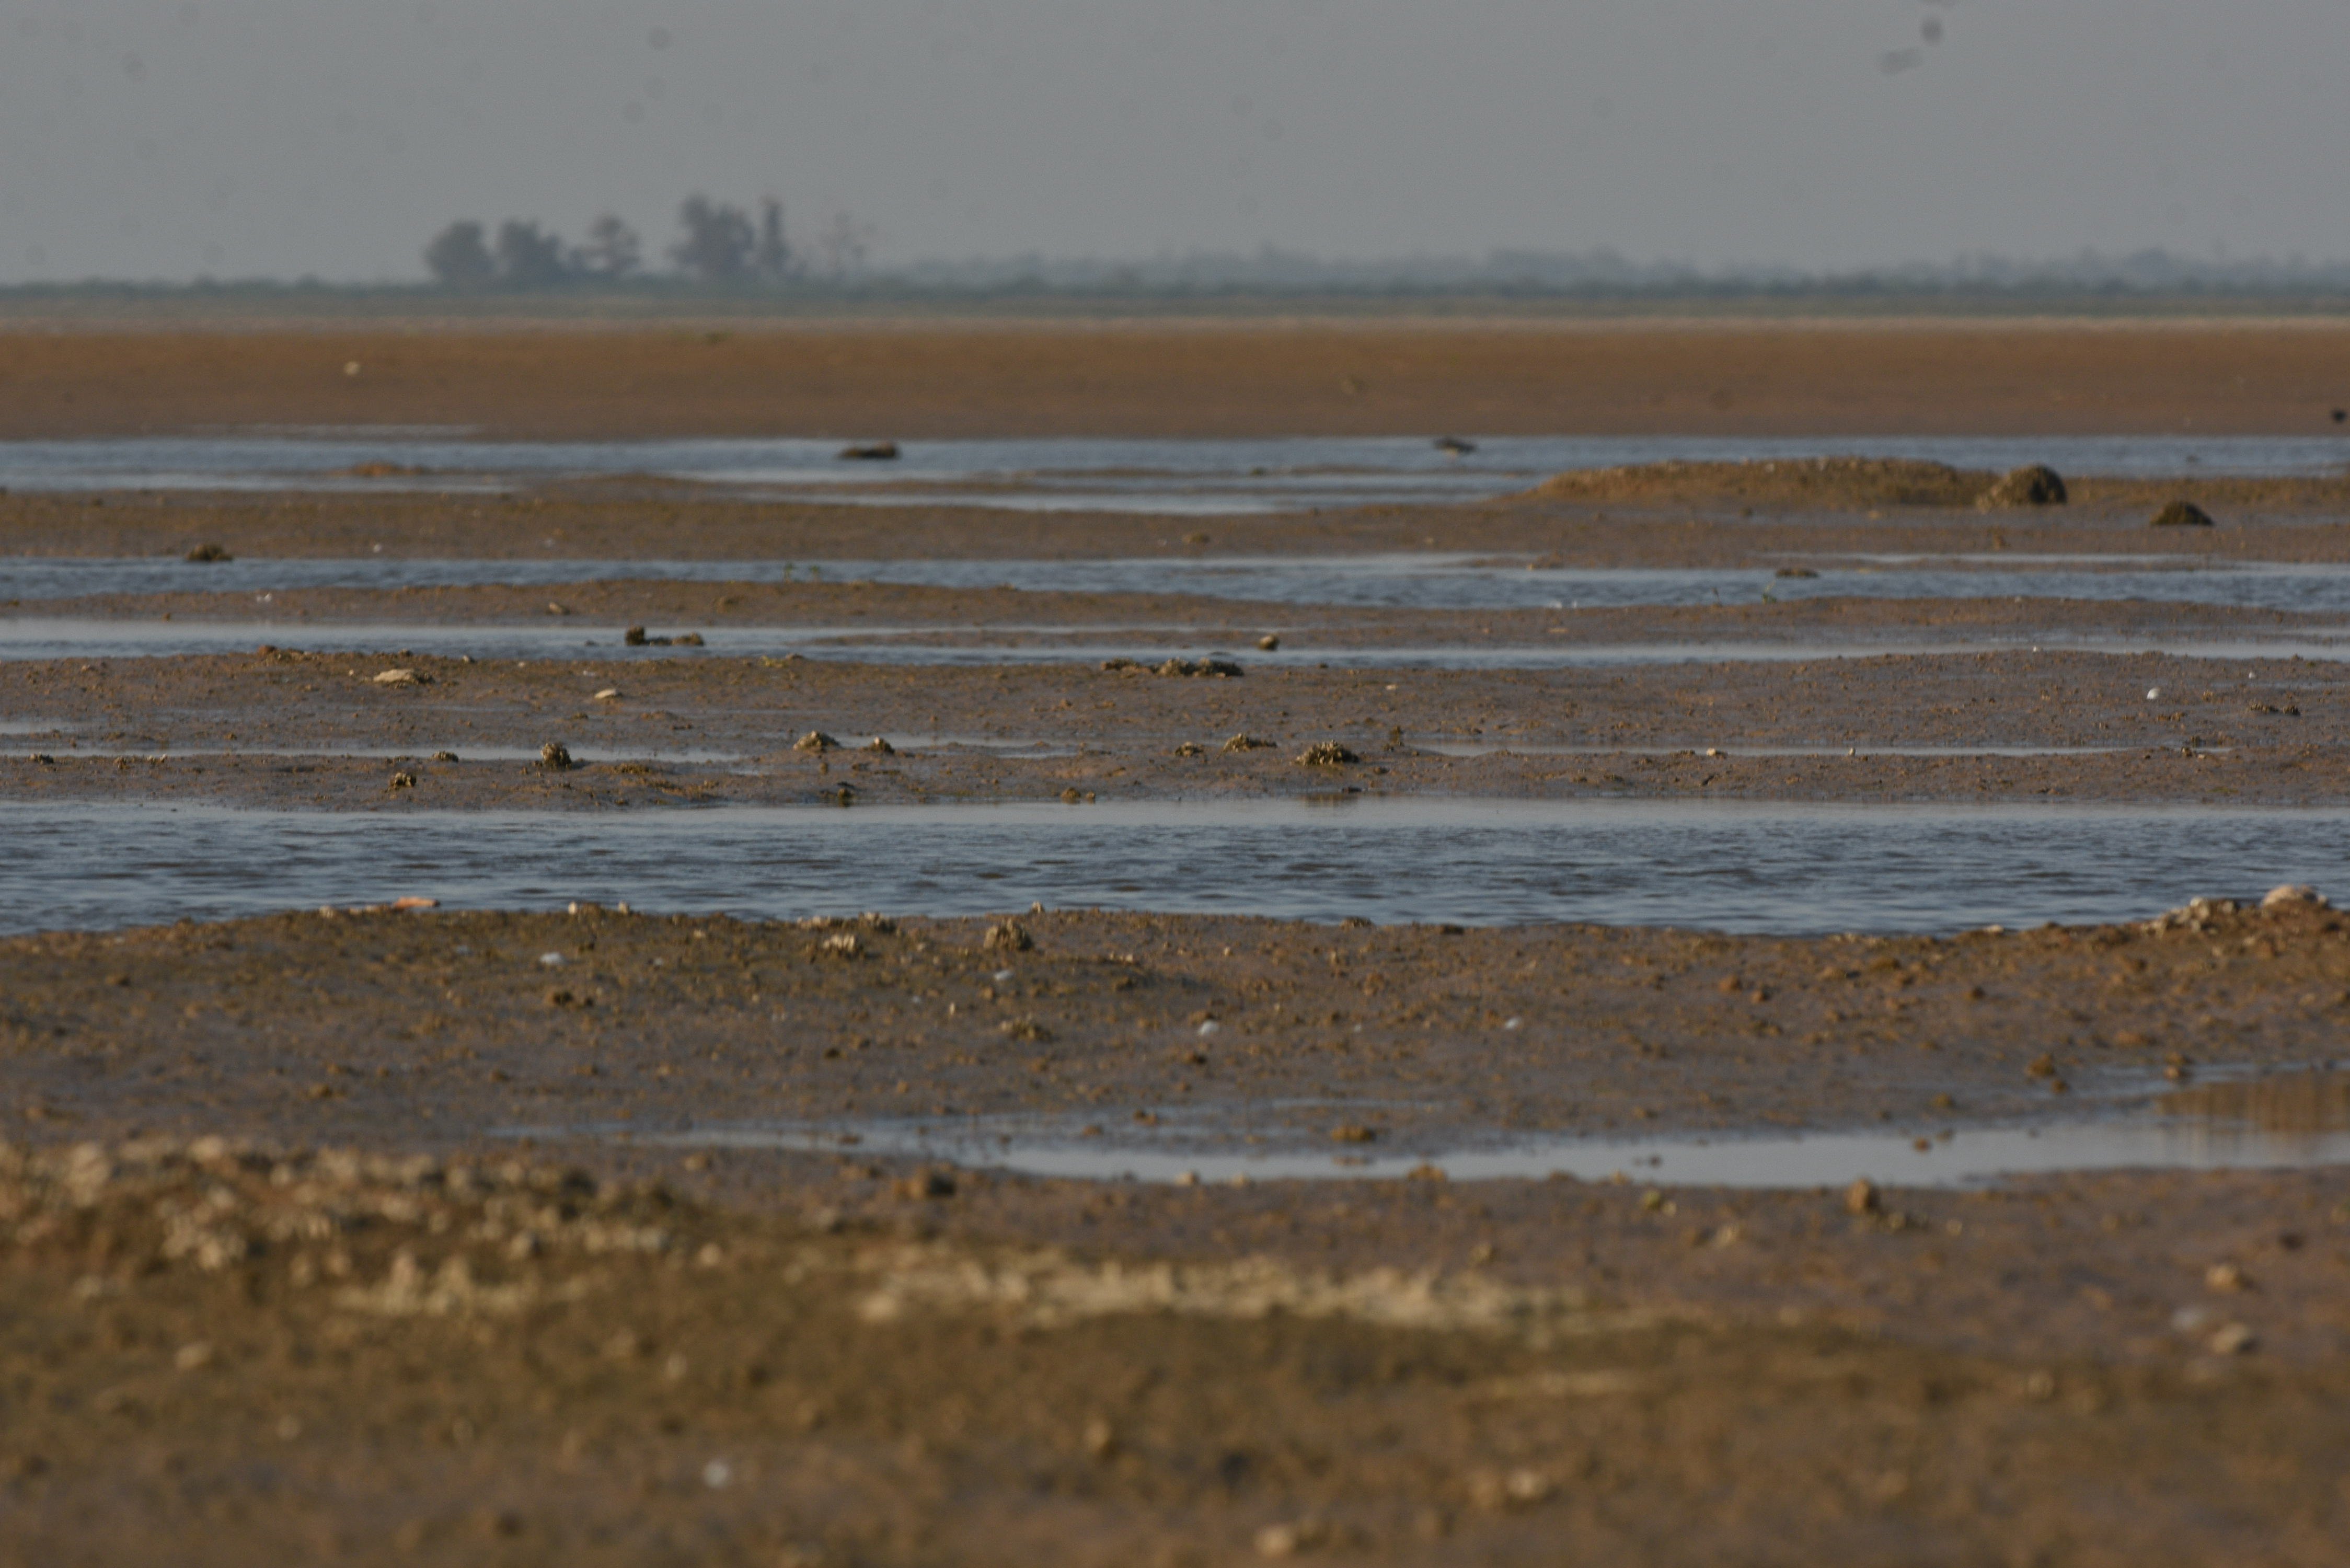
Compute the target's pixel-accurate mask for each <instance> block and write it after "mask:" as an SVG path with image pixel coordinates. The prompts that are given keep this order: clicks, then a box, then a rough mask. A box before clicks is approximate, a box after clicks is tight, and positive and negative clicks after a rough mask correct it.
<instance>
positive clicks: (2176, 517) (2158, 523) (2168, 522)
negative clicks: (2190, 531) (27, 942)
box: [2147, 501, 2211, 528]
mask: <svg viewBox="0 0 2350 1568" xmlns="http://www.w3.org/2000/svg"><path fill="white" fill-rule="evenodd" d="M2210 526H2211V514H2210V513H2209V512H2206V511H2204V510H2203V508H2201V507H2200V506H2198V505H2196V504H2195V503H2193V502H2192V501H2174V502H2172V503H2171V504H2169V505H2168V506H2166V507H2164V508H2163V509H2162V510H2161V511H2159V512H2158V513H2156V514H2154V516H2153V517H2152V518H2151V519H2150V520H2149V521H2148V522H2147V527H2149V528H2209V527H2210Z"/></svg>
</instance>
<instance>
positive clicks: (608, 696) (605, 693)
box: [594, 686, 620, 702]
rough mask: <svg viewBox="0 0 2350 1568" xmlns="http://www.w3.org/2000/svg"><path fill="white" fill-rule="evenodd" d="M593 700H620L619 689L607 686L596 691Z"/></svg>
mask: <svg viewBox="0 0 2350 1568" xmlns="http://www.w3.org/2000/svg"><path fill="white" fill-rule="evenodd" d="M594 700H595V701H598V702H618V701H619V700H620V689H619V687H617V686H607V687H605V688H604V689H603V690H602V691H598V692H597V693H596V696H595V699H594Z"/></svg>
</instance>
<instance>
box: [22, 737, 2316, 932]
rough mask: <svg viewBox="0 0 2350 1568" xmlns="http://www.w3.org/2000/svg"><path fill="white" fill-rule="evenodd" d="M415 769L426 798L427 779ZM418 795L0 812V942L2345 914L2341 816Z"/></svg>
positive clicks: (1917, 923) (1954, 924)
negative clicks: (571, 808)
mask: <svg viewBox="0 0 2350 1568" xmlns="http://www.w3.org/2000/svg"><path fill="white" fill-rule="evenodd" d="M418 771H419V772H420V774H421V775H422V781H423V782H422V784H421V786H420V790H419V791H418V792H417V793H419V794H428V795H429V793H430V791H431V789H432V767H431V765H430V764H421V765H420V767H419V770H418ZM830 782H831V781H826V783H827V786H828V785H829V784H830ZM815 787H816V786H815V781H811V783H810V789H811V794H814V793H815ZM407 793H408V792H403V794H402V796H401V797H400V798H399V799H397V800H391V801H388V802H387V804H386V805H384V806H382V807H380V808H379V809H376V810H371V811H354V812H341V813H338V812H328V811H286V812H276V811H266V810H257V809H238V808H231V807H225V806H210V805H131V804H124V803H115V802H64V801H41V802H21V803H17V802H12V803H5V804H0V843H5V845H6V846H8V853H7V854H6V855H5V856H0V929H11V930H26V929H41V928H62V927H79V928H98V927H118V926H125V925H133V924H145V923H154V922H161V921H168V920H172V919H177V918H179V917H181V916H183V915H184V916H191V917H194V918H197V919H220V918H229V917H236V916H246V915H255V914H263V913H268V912H272V911H276V910H281V909H298V908H306V907H315V906H317V905H320V904H328V903H333V904H359V903H380V902H386V901H389V900H390V899H391V898H398V897H400V896H402V895H406V894H422V895H429V896H431V897H433V898H439V899H440V900H441V901H442V904H444V905H446V906H451V907H457V908H473V909H560V908H562V907H563V906H564V904H566V903H567V902H568V901H569V900H572V899H575V898H584V899H592V900H595V901H598V902H601V903H607V904H612V903H623V902H625V903H627V904H629V905H630V906H632V907H633V908H636V909H642V910H648V911H659V912H664V913H667V912H673V911H712V910H718V911H725V912H728V913H732V914H735V915H740V916H743V917H745V918H764V919H783V918H792V919H796V918H801V917H805V916H809V915H849V914H855V913H858V911H860V910H864V909H882V910H885V911H887V912H889V913H892V914H899V915H915V914H936V915H976V914H983V913H989V912H997V911H1002V910H1004V909H1022V908H1024V907H1026V906H1027V905H1028V904H1029V903H1030V902H1031V901H1036V900H1041V901H1043V902H1044V903H1045V904H1047V905H1048V906H1052V907H1056V908H1063V909H1087V908H1102V909H1155V910H1165V911H1170V912H1183V911H1202V912H1220V913H1233V914H1256V915H1269V916H1278V917H1285V918H1294V919H1313V920H1336V919H1343V918H1346V917H1349V916H1362V917H1366V918H1368V919H1374V920H1378V921H1382V922H1396V921H1431V922H1433V921H1451V922H1456V923H1461V924H1479V925H1510V924H1522V923H1540V922H1547V921H1597V922H1605V923H1609V924H1622V925H1674V926H1690V927H1703V928H1711V929H1724V930H1735V931H1760V932H1788V933H1799V934H1808V933H1818V932H1826V931H1842V930H1858V931H1951V930H1956V929H1964V928H1968V927H1974V926H1981V925H1986V924H1992V923H1997V924H2001V925H2004V926H2008V927H2011V928H2014V927H2021V926H2025V925H2030V924H2033V923H2036V922H2039V921H2043V920H2056V921H2062V922H2065V923H2075V922H2084V923H2085V922H2103V921H2117V920H2125V919H2144V918H2146V917H2147V916H2150V915H2152V914H2155V913H2157V912H2158V911H2160V910H2162V909H2168V908H2172V907H2174V906H2176V905H2178V904H2179V903H2181V902H2183V901H2184V900H2185V898H2187V897H2188V896H2189V895H2191V894H2196V893H2202V894H2208V895H2210V896H2213V897H2223V896H2225V897H2257V896H2258V895H2259V894H2260V893H2261V892H2262V891H2264V890H2265V889H2267V888H2271V887H2273V886H2276V885H2278V884H2280V883H2285V882H2304V883H2312V884H2314V885H2316V886H2318V887H2321V888H2335V889H2340V888H2345V887H2350V811H2337V810H2324V809H2282V808H2280V809H2237V810H2216V809H2211V808H2206V807H2195V806H2180V807H2120V806H2078V807H2065V806H2036V805H2035V806H2025V805H1994V806H1943V805H1918V806H1898V805H1867V806H1856V805H1787V804H1771V803H1731V802H1719V803H1714V802H1648V801H1629V800H1624V801H1609V800H1582V801H1571V802H1539V801H1486V800H1467V799H1451V798H1431V797H1424V796H1423V797H1405V798H1393V799H1389V798H1377V797H1353V796H1335V797H1325V798H1323V799H1322V800H1320V801H1318V802H1316V801H1309V800H1305V799H1286V800H1253V801H1222V800H1208V801H1170V802H1125V803H1113V802H1107V801H1106V802H1103V803H1101V804H1099V805H1060V804H1058V803H1050V804H1047V803H1021V804H1011V805H907V806H856V807H853V808H850V809H846V810H844V809H842V808H840V807H839V806H838V805H806V806H780V807H753V806H724V807H683V806H670V807H660V806H655V807H646V808H642V809H634V810H628V811H617V810H607V811H600V812H597V813H594V814H587V813H570V812H562V811H555V812H533V811H512V810H499V811H480V812H442V811H433V810H430V809H426V808H422V807H420V806H417V805H411V804H408V802H407Z"/></svg>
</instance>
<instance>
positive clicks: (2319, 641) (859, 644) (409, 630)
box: [0, 616, 2350, 670]
mask: <svg viewBox="0 0 2350 1568" xmlns="http://www.w3.org/2000/svg"><path fill="white" fill-rule="evenodd" d="M662 629H664V630H665V629H666V628H662ZM622 630H623V628H619V627H598V626H591V625H587V624H583V623H582V622H580V621H578V620H577V619H571V618H560V619H558V618H554V617H549V618H548V619H547V620H546V622H544V623H536V622H534V623H529V624H508V625H497V624H488V625H479V624H476V625H464V624H459V625H450V624H434V623H430V622H407V623H400V622H358V621H346V622H336V621H310V620H295V621H278V620H247V621H211V620H160V619H159V620H110V619H96V618H62V617H60V618H44V617H36V616H14V617H5V616H0V659H160V658H171V657H176V656H180V655H185V654H206V653H211V654H224V653H247V652H250V651H252V650H253V649H255V648H256V647H259V646H261V645H264V644H268V645H272V646H275V647H278V648H286V649H302V650H305V651H308V652H319V653H353V654H363V655H369V656H373V657H378V658H384V657H405V656H406V655H408V654H432V655H435V656H438V657H442V658H450V659H453V658H457V657H459V656H461V655H463V656H466V657H471V658H474V659H516V660H521V659H577V660H581V661H583V662H592V663H596V664H598V665H605V664H617V663H619V662H622V661H629V660H639V659H691V658H697V657H699V658H733V659H751V658H762V659H781V658H784V657H785V656H786V655H792V654H796V655H798V656H799V657H801V658H803V659H829V660H835V661H842V662H850V663H858V664H893V665H906V664H918V665H947V666H963V667H968V666H974V665H979V666H986V665H999V664H1068V663H1079V664H1097V663H1099V662H1101V661H1102V660H1104V659H1113V658H1118V659H1139V660H1142V661H1144V662H1146V663H1149V664H1157V663H1159V662H1160V661H1162V660H1164V659H1170V658H1185V659H1196V658H1201V657H1206V656H1215V657H1220V658H1226V659H1237V660H1239V661H1240V662H1241V664H1242V665H1243V668H1244V669H1246V668H1253V667H1261V668H1266V669H1282V668H1292V669H1295V668H1302V667H1313V666H1329V667H1332V668H1336V669H1345V670H1573V669H1592V668H1603V669H1604V668H1612V667H1617V666H1630V665H1656V664H1692V663H1779V662H1787V661H1794V660H1804V659H1881V658H1887V657H1900V656H1907V657H1918V656H1924V655H1931V654H1975V653H2001V652H2004V653H2011V654H2012V653H2022V652H2027V651H2028V652H2033V653H2037V652H2040V651H2042V650H2043V649H2044V650H2046V651H2049V652H2071V653H2100V654H2110V655H2116V656H2121V657H2134V656H2137V655H2140V654H2149V653H2159V654H2169V655H2174V656H2177V657H2179V658H2185V659H2227V660H2230V661H2241V660H2243V659H2319V660H2342V659H2350V640H2341V641H2336V640H2330V639H2329V637H2328V634H2331V633H2333V632H2334V630H2335V628H2324V630H2323V631H2322V632H2320V633H2318V634H2309V633H2303V634H2300V635H2294V636H2280V637H2243V636H2234V637H2200V636H2196V635H2194V634H2186V635H2161V634H2151V633H2112V634H2105V633H2077V634H2076V633H2069V632H2064V631H2060V630H2055V629H2045V630H2042V631H2037V632H1986V633H1983V634H1981V635H1979V636H1972V637H1964V636H1957V637H1954V636H1950V635H1947V634H1945V635H1933V636H1919V635H1904V634H1902V633H1900V632H1898V631H1897V632H1893V633H1889V634H1888V633H1882V632H1873V633H1862V634H1856V635H1854V636H1851V637H1846V638H1836V639H1823V638H1816V637H1814V638H1808V639H1787V640H1784V641H1776V640H1765V639H1753V638H1749V639H1722V640H1718V641H1716V640H1700V639H1686V640H1681V641H1674V642H1617V643H1583V642H1561V643H1557V644H1547V643H1541V644H1535V643H1518V644H1497V645H1473V646H1446V645H1440V644H1409V643H1406V644H1398V645H1393V646H1372V647H1315V646H1313V645H1312V644H1310V643H1305V642H1302V641H1299V642H1292V643H1290V644H1288V645H1286V646H1284V647H1282V648H1280V649H1275V650H1273V651H1270V652H1268V651H1263V650H1261V649H1253V648H1248V647H1245V646H1244V644H1243V642H1242V641H1241V639H1235V640H1234V641H1230V642H1208V641H1203V640H1201V639H1200V637H1199V635H1198V634H1197V633H1193V632H1190V631H1189V630H1187V628H1180V627H1151V626H1143V627H1126V628H1105V627H1050V628H1048V627H1029V628H1012V627H999V628H987V629H984V630H964V629H958V628H951V627H935V626H902V627H889V626H861V625H860V626H796V627H764V626H750V627H715V628H709V629H706V630H704V631H702V633H701V636H702V638H703V639H704V641H703V645H702V647H699V648H691V647H689V648H678V647H669V648H661V647H639V648H630V647H629V646H627V645H626V644H625V643H624V642H623V641H622V637H621V634H622ZM2341 634H2342V635H2343V636H2344V637H2345V639H2350V628H2341Z"/></svg>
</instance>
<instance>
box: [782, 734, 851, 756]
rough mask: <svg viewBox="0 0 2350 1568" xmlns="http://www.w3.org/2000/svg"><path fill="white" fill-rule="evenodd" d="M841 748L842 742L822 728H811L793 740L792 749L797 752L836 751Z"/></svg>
mask: <svg viewBox="0 0 2350 1568" xmlns="http://www.w3.org/2000/svg"><path fill="white" fill-rule="evenodd" d="M839 749H840V742H838V741H836V740H834V739H833V738H832V737H831V736H830V735H827V734H826V733H825V732H823V731H822V730H810V731H809V732H807V733H806V734H805V735H802V736H801V737H800V738H799V739H798V740H796V741H794V742H792V750H794V751H795V752H835V751H838V750H839Z"/></svg>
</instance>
